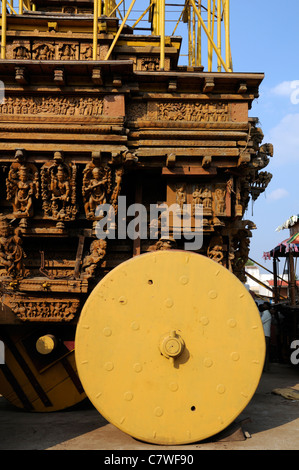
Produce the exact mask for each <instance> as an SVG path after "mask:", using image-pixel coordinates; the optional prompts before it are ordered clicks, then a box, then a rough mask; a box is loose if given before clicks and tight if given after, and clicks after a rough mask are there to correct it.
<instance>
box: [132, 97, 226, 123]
mask: <svg viewBox="0 0 299 470" xmlns="http://www.w3.org/2000/svg"><path fill="white" fill-rule="evenodd" d="M127 119H128V120H129V121H136V120H154V121H158V120H159V121H194V122H228V121H230V109H229V105H228V103H223V102H215V103H211V102H204V101H192V102H191V101H179V102H177V101H163V102H155V101H149V102H148V103H145V102H136V103H131V104H129V106H128V109H127Z"/></svg>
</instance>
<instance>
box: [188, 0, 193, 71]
mask: <svg viewBox="0 0 299 470" xmlns="http://www.w3.org/2000/svg"><path fill="white" fill-rule="evenodd" d="M187 13H188V65H189V66H191V57H192V32H191V5H188V11H187Z"/></svg>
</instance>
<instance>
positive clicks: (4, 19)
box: [1, 0, 7, 59]
mask: <svg viewBox="0 0 299 470" xmlns="http://www.w3.org/2000/svg"><path fill="white" fill-rule="evenodd" d="M6 7H7V0H2V21H1V59H5V55H6V28H7V17H6Z"/></svg>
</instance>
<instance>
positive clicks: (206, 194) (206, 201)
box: [201, 186, 212, 214]
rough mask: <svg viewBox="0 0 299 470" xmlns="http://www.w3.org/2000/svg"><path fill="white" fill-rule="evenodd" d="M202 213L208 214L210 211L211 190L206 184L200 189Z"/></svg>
mask: <svg viewBox="0 0 299 470" xmlns="http://www.w3.org/2000/svg"><path fill="white" fill-rule="evenodd" d="M201 197H202V205H203V213H204V214H210V213H211V211H212V191H211V190H210V189H209V188H208V186H206V187H205V188H204V189H202V190H201Z"/></svg>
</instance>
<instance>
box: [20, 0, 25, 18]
mask: <svg viewBox="0 0 299 470" xmlns="http://www.w3.org/2000/svg"><path fill="white" fill-rule="evenodd" d="M23 10H24V4H23V0H19V15H23Z"/></svg>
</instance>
